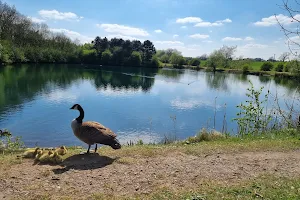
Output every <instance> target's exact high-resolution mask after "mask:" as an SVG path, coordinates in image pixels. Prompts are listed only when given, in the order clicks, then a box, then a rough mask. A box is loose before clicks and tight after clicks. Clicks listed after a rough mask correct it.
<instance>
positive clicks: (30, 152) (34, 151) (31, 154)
mask: <svg viewBox="0 0 300 200" xmlns="http://www.w3.org/2000/svg"><path fill="white" fill-rule="evenodd" d="M39 149H40V148H38V147H37V148H35V149H28V150H27V151H25V152H24V153H23V154H22V157H23V158H35V156H36V155H37V151H38V150H39Z"/></svg>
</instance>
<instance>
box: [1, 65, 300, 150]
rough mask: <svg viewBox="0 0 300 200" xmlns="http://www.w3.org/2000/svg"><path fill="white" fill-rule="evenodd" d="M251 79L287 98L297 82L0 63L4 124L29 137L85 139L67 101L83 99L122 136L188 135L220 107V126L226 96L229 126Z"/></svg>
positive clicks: (58, 141) (92, 114) (89, 112)
mask: <svg viewBox="0 0 300 200" xmlns="http://www.w3.org/2000/svg"><path fill="white" fill-rule="evenodd" d="M248 81H252V82H253V83H254V85H255V87H257V88H258V87H260V86H265V87H266V88H267V89H269V90H270V91H271V92H273V93H275V92H277V93H279V94H280V95H285V98H290V96H292V95H294V94H295V92H296V89H297V87H298V83H297V81H294V80H292V79H283V78H278V77H275V78H273V77H258V76H247V75H243V74H227V73H218V72H216V73H206V72H203V71H193V70H172V69H152V68H134V67H132V68H131V67H101V68H99V66H81V65H20V66H7V67H2V68H0V94H1V95H0V128H8V129H10V130H11V131H12V132H13V133H17V134H18V135H21V136H22V137H23V138H24V140H25V143H26V144H27V145H35V143H36V142H38V143H39V144H41V145H46V146H49V145H75V144H80V143H79V142H78V140H77V139H76V138H75V137H74V136H73V135H72V132H71V130H70V124H69V123H70V120H72V119H73V118H74V117H77V113H74V112H72V113H70V112H69V110H68V108H69V107H70V106H71V104H73V103H75V102H77V103H81V104H82V105H83V106H84V108H85V109H86V117H87V119H86V120H95V121H99V122H101V123H103V124H104V125H106V126H108V127H110V128H111V129H112V130H114V131H115V132H117V134H118V135H119V136H120V139H121V142H124V143H126V142H127V141H129V140H132V141H136V140H137V139H143V140H145V142H147V141H149V142H153V141H160V140H161V139H162V138H163V137H164V135H168V134H174V133H176V137H177V138H179V139H181V138H186V137H188V136H191V135H194V134H195V133H196V132H197V131H198V130H200V129H201V128H202V127H203V126H207V125H208V126H211V125H212V121H211V120H210V122H209V123H208V121H209V119H213V117H214V113H215V112H216V120H217V121H216V128H217V129H219V130H221V129H222V126H223V124H222V121H223V116H224V112H225V110H224V105H225V104H227V119H228V130H231V129H235V124H233V123H231V122H229V121H230V119H232V118H234V117H236V105H238V104H239V103H240V102H241V101H245V98H246V96H245V93H246V92H247V91H246V89H247V88H248V87H249V82H248ZM170 116H176V121H172V120H170ZM149 119H151V123H150V122H149ZM32 124H35V126H34V129H33V126H32ZM54 125H55V126H54ZM211 127H212V126H211ZM134 139H135V140H134Z"/></svg>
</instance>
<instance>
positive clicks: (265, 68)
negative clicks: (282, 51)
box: [260, 62, 273, 71]
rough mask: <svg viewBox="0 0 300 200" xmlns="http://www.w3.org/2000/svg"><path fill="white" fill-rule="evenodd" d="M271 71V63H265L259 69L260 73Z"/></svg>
mask: <svg viewBox="0 0 300 200" xmlns="http://www.w3.org/2000/svg"><path fill="white" fill-rule="evenodd" d="M272 69H273V63H271V62H265V63H263V64H262V66H261V67H260V70H261V71H271V70H272Z"/></svg>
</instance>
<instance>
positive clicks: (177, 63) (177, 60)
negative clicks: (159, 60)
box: [170, 53, 185, 67]
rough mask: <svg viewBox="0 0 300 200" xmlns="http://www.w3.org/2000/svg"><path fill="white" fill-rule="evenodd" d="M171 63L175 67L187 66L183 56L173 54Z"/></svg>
mask: <svg viewBox="0 0 300 200" xmlns="http://www.w3.org/2000/svg"><path fill="white" fill-rule="evenodd" d="M170 63H172V64H173V65H174V67H181V66H183V65H184V64H185V59H184V57H183V56H182V55H180V54H177V53H173V54H172V55H171V57H170Z"/></svg>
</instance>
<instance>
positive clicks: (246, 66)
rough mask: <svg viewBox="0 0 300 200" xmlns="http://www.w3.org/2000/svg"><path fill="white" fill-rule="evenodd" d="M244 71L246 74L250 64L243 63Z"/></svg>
mask: <svg viewBox="0 0 300 200" xmlns="http://www.w3.org/2000/svg"><path fill="white" fill-rule="evenodd" d="M242 70H243V73H244V74H246V73H247V72H248V71H249V65H243V68H242Z"/></svg>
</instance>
